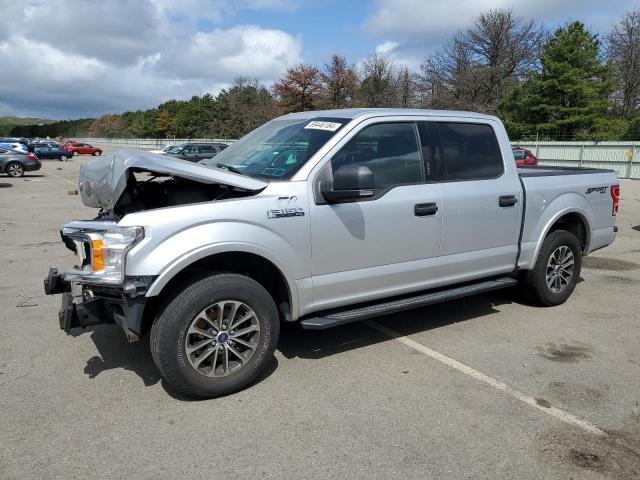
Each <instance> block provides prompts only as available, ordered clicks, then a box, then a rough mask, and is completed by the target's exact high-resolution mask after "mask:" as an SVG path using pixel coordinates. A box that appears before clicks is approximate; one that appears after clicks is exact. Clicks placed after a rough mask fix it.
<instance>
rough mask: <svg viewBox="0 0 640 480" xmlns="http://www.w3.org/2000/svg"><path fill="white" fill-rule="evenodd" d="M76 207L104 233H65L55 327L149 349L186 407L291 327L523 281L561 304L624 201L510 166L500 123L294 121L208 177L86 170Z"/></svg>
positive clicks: (121, 162)
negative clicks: (69, 264) (110, 327)
mask: <svg viewBox="0 0 640 480" xmlns="http://www.w3.org/2000/svg"><path fill="white" fill-rule="evenodd" d="M80 192H81V195H82V200H83V202H84V203H85V205H87V206H90V207H95V208H96V209H99V212H98V214H97V217H96V218H94V219H93V220H83V221H73V222H71V223H68V224H66V225H64V226H63V227H62V232H61V233H62V239H63V241H64V242H65V244H66V245H67V246H68V247H69V248H70V249H71V250H72V251H74V252H75V254H76V255H77V257H78V260H77V266H76V267H75V268H74V269H72V270H70V271H67V272H64V273H61V272H58V270H57V269H55V268H52V269H51V270H50V271H49V274H48V276H47V278H46V279H45V290H46V292H47V293H48V294H62V306H61V309H60V312H59V321H60V327H61V328H62V329H64V330H65V331H66V332H69V331H70V330H72V329H74V328H77V327H86V326H89V325H95V324H100V323H116V324H117V325H119V326H120V327H121V328H122V329H123V331H124V333H125V334H126V336H127V338H128V339H129V340H130V341H135V340H137V339H139V338H140V337H141V336H142V335H144V334H146V333H150V335H151V341H150V344H151V352H152V355H153V359H154V361H155V363H156V365H157V366H158V369H159V370H160V372H161V374H162V376H163V377H164V378H165V380H166V381H167V382H168V384H169V385H171V386H172V387H173V388H175V389H176V390H177V391H178V392H180V393H182V394H183V395H187V396H191V397H211V396H217V395H222V394H227V393H230V392H233V391H236V390H238V389H240V388H243V387H244V386H246V385H248V384H249V383H250V382H251V381H252V380H254V379H255V378H256V376H257V375H258V374H259V373H260V372H261V371H262V370H263V369H264V368H265V365H266V364H267V363H268V361H269V360H270V358H271V357H272V355H273V353H274V350H275V348H276V345H277V343H278V335H279V331H280V325H281V324H282V323H283V322H296V321H297V322H300V324H301V326H302V327H303V328H307V329H324V328H329V327H333V326H335V325H341V324H344V323H347V322H354V321H358V320H362V319H366V318H371V317H375V316H380V315H385V314H388V313H392V312H398V311H400V310H404V309H409V308H415V307H421V306H424V305H429V304H432V303H435V302H441V301H445V300H452V299H457V298H461V297H465V296H468V295H472V294H475V293H481V292H487V291H490V290H495V289H498V288H504V287H508V286H513V285H517V284H518V285H519V286H520V288H521V289H522V291H523V292H524V293H525V294H526V295H527V296H528V298H529V299H530V301H531V302H534V303H537V304H539V305H541V306H553V305H558V304H560V303H562V302H564V301H565V300H567V298H568V297H569V295H571V292H572V291H573V289H574V288H575V286H576V282H577V281H578V278H579V276H580V265H581V258H582V256H584V255H587V254H589V253H591V252H593V251H594V250H597V249H599V248H602V247H605V246H607V245H609V244H610V243H611V242H613V240H614V238H615V236H616V231H617V227H616V226H615V219H616V212H617V209H618V198H619V186H618V179H617V177H616V175H615V174H614V172H612V171H609V170H596V169H582V168H581V169H578V168H548V167H534V168H523V169H518V168H517V167H516V164H515V161H514V158H513V154H512V151H511V146H510V144H509V139H508V138H507V134H506V132H505V130H504V127H503V125H502V123H501V122H500V120H499V119H497V118H495V117H492V116H486V115H481V114H477V113H470V112H449V111H430V110H404V109H352V110H331V111H318V112H303V113H294V114H290V115H286V116H283V117H280V118H277V119H275V120H272V121H270V122H268V123H266V124H265V125H263V126H262V127H260V128H258V129H256V130H255V131H253V132H251V133H249V134H248V135H246V136H245V137H243V138H241V139H240V140H239V141H237V142H236V143H234V144H232V145H231V146H230V147H229V148H227V149H226V150H224V151H222V152H221V153H220V154H219V155H217V156H216V157H215V158H214V159H212V160H210V161H209V163H208V164H206V165H199V164H193V163H190V162H185V161H180V160H176V159H171V158H167V157H166V156H160V155H155V154H151V153H145V152H143V151H140V150H122V151H120V152H118V153H116V154H115V155H111V156H105V157H102V158H99V159H95V160H92V161H89V162H88V163H86V164H85V165H83V167H82V169H81V171H80ZM451 305H452V308H453V307H455V303H451Z"/></svg>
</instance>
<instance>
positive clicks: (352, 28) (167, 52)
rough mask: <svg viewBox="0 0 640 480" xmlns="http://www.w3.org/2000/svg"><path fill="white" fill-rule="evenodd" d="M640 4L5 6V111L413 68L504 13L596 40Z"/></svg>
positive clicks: (82, 109)
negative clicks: (376, 59) (310, 72)
mask: <svg viewBox="0 0 640 480" xmlns="http://www.w3.org/2000/svg"><path fill="white" fill-rule="evenodd" d="M634 6H637V0H607V1H604V0H600V1H597V0H596V1H591V0H510V1H509V0H374V1H359V0H349V1H346V0H313V1H309V0H307V1H304V0H227V1H224V0H0V11H1V12H2V16H3V22H2V28H0V115H19V116H40V117H47V118H78V117H83V116H99V115H101V114H104V113H113V112H122V111H125V110H136V109H144V108H149V107H154V106H156V105H158V104H159V103H161V102H162V101H165V100H168V99H171V98H189V97H191V96H192V95H200V94H203V93H205V92H212V93H216V92H218V91H219V90H220V89H222V88H224V87H226V86H228V85H229V83H230V82H232V81H233V78H234V77H236V76H238V75H246V76H250V77H255V78H258V79H259V80H261V81H263V82H265V83H267V84H270V83H272V82H273V81H274V80H276V79H277V78H279V77H280V75H281V74H282V73H283V72H284V71H285V70H286V68H287V67H289V66H293V65H296V64H298V63H300V62H306V63H313V64H316V65H321V64H322V63H324V62H325V61H326V60H327V59H328V58H329V56H330V55H331V54H333V53H340V54H342V55H345V56H346V57H347V58H348V59H349V61H351V62H353V63H357V62H358V61H360V60H361V59H362V58H364V57H365V56H366V55H367V54H368V53H370V52H372V51H374V50H377V51H380V52H384V53H386V54H388V55H390V56H391V57H392V58H394V59H396V60H397V61H400V62H404V63H407V64H408V65H410V66H411V67H414V68H415V67H416V66H417V65H419V63H420V61H421V60H422V59H423V58H424V56H425V55H427V54H429V53H430V52H433V51H434V50H435V49H437V48H438V47H439V46H440V45H441V44H442V42H443V41H445V40H446V39H447V38H449V37H450V36H451V35H453V34H454V33H455V32H456V31H457V30H459V29H461V28H464V27H465V26H467V25H468V24H469V23H470V21H471V20H472V18H473V17H474V15H476V14H477V13H478V12H480V11H483V10H487V9H490V8H498V7H511V8H513V9H514V10H515V11H516V12H517V13H518V14H520V15H522V16H525V17H530V16H534V17H535V18H537V19H539V20H541V21H543V22H545V23H546V24H547V25H549V26H551V27H553V26H557V25H559V24H561V23H563V22H565V21H567V20H581V21H583V22H585V23H586V24H587V25H588V26H590V27H591V28H592V29H593V30H595V31H597V32H600V33H602V34H604V33H606V32H607V31H608V30H609V28H610V26H611V25H612V24H613V23H614V22H617V21H618V20H619V19H620V17H621V16H622V15H623V14H624V13H625V12H626V11H628V10H630V9H632V8H633V7H634Z"/></svg>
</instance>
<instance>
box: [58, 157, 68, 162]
mask: <svg viewBox="0 0 640 480" xmlns="http://www.w3.org/2000/svg"><path fill="white" fill-rule="evenodd" d="M67 158H68V157H67V156H66V155H60V161H61V162H66V161H67Z"/></svg>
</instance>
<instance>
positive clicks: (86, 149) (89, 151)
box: [64, 142, 102, 157]
mask: <svg viewBox="0 0 640 480" xmlns="http://www.w3.org/2000/svg"><path fill="white" fill-rule="evenodd" d="M64 148H65V149H67V150H68V151H69V152H71V154H72V155H73V156H74V157H75V156H76V155H93V156H95V157H97V156H99V155H102V149H101V148H98V147H94V146H92V145H89V144H88V143H79V142H68V143H66V144H65V146H64Z"/></svg>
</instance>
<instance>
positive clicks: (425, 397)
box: [0, 148, 640, 479]
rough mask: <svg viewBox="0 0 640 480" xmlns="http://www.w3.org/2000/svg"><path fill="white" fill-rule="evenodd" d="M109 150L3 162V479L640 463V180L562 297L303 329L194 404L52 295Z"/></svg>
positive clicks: (492, 301)
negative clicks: (7, 171)
mask: <svg viewBox="0 0 640 480" xmlns="http://www.w3.org/2000/svg"><path fill="white" fill-rule="evenodd" d="M105 150H107V151H109V150H111V149H109V148H106V149H105ZM89 159H90V158H89V157H79V158H75V159H73V160H71V161H69V162H66V163H62V162H57V161H44V162H43V163H44V165H43V168H42V170H41V171H39V172H34V173H32V174H27V175H25V177H23V178H20V179H11V178H9V177H5V176H3V177H0V199H1V202H0V206H1V209H2V213H0V271H1V272H2V275H0V325H1V327H2V333H1V334H0V478H2V479H14V478H15V479H18V478H19V479H32V478H34V479H36V478H37V479H40V478H46V479H58V478H59V479H69V478H127V479H129V478H140V479H142V478H144V479H146V478H150V479H151V478H153V479H158V478H182V477H203V478H256V477H260V478H263V477H264V478H296V479H297V478H327V479H335V478H366V479H375V478H380V479H388V478H392V477H393V478H420V479H424V478H454V479H458V478H490V479H495V478H510V479H512V478H520V479H525V478H526V479H530V478H540V479H550V478H558V479H568V478H575V479H592V478H593V479H595V478H623V479H631V478H640V288H639V286H640V182H639V181H625V180H623V181H621V188H622V201H621V207H620V214H619V217H618V225H619V227H620V233H619V235H618V239H617V240H616V242H615V243H614V244H613V245H612V246H611V247H609V248H607V249H604V250H601V251H598V252H596V253H595V254H594V255H593V256H591V257H588V258H586V259H585V261H584V265H583V271H582V278H583V281H582V282H581V283H580V284H579V285H578V287H577V289H576V291H575V293H574V294H573V296H572V297H571V298H570V300H569V301H568V302H567V303H566V304H564V305H562V306H560V307H555V308H547V309H544V308H534V307H530V306H527V305H523V304H521V303H517V301H516V300H514V297H513V295H512V294H511V292H500V293H497V294H493V295H483V296H478V297H474V298H468V299H464V300H461V301H456V302H449V303H445V304H440V305H436V306H432V307H429V308H423V309H419V310H414V311H410V312H405V313H401V314H396V315H392V316H388V317H383V318H380V319H378V320H376V321H375V322H369V323H357V324H351V325H346V326H343V327H339V328H335V329H332V330H328V331H322V332H313V331H302V330H299V329H297V328H291V329H286V330H285V331H284V332H283V334H282V337H281V341H280V345H279V348H278V351H277V352H276V357H275V359H274V360H273V362H272V364H271V366H270V368H269V370H268V371H267V372H266V374H264V375H263V376H262V377H261V378H260V379H259V381H258V382H256V384H255V385H253V386H252V387H251V388H249V389H247V390H245V391H243V392H240V393H237V394H235V395H231V396H228V397H225V398H219V399H214V400H207V401H197V402H192V401H186V400H184V399H182V398H179V397H177V396H176V395H174V394H173V393H172V392H171V391H169V390H167V388H166V387H165V385H163V383H162V382H161V380H160V377H159V375H158V372H157V370H156V368H155V366H154V364H153V361H152V360H151V355H150V353H149V343H148V339H143V340H142V341H140V342H138V343H133V344H129V343H127V341H126V340H125V337H124V335H123V334H122V332H121V331H119V330H118V329H117V327H114V326H100V327H95V328H92V329H87V330H86V331H84V332H80V333H77V334H75V335H73V336H67V335H65V334H64V333H63V332H61V331H60V330H59V329H58V326H57V309H58V303H59V298H58V297H46V296H45V295H44V294H43V289H42V279H43V278H44V276H45V274H46V272H47V270H48V268H49V266H52V265H57V266H59V267H63V268H66V267H69V266H71V265H72V263H73V261H74V257H73V255H72V254H71V253H70V252H69V251H68V250H66V248H65V247H64V246H63V245H62V243H61V242H60V238H59V234H58V228H59V226H60V225H61V224H63V223H65V222H67V221H68V220H70V219H72V218H91V217H92V216H94V214H95V212H94V211H92V210H91V209H88V208H85V207H84V206H83V205H82V203H81V201H80V198H79V197H78V196H77V195H74V194H73V193H75V192H74V191H75V190H76V188H77V187H76V182H77V177H78V168H79V165H80V164H81V163H82V162H85V161H87V160H89ZM581 422H582V423H581ZM589 426H591V427H593V429H594V430H593V431H590V430H589V428H590V427H589ZM594 431H595V432H596V433H593V432H594Z"/></svg>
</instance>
